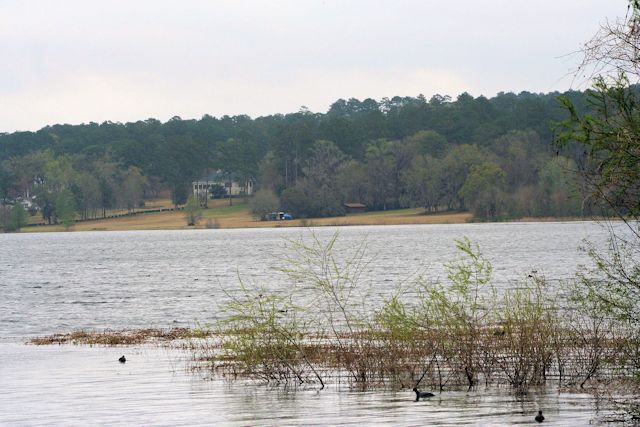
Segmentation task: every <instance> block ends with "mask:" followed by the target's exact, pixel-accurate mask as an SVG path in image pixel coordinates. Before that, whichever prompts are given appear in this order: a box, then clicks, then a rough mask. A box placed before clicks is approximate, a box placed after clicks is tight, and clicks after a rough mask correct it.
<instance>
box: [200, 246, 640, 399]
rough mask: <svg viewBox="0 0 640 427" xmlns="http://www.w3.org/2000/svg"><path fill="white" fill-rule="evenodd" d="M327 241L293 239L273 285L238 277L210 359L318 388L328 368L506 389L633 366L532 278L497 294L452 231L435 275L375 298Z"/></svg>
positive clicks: (387, 382) (603, 333) (603, 326)
mask: <svg viewBox="0 0 640 427" xmlns="http://www.w3.org/2000/svg"><path fill="white" fill-rule="evenodd" d="M336 242H337V234H336V235H334V236H333V237H331V238H330V239H329V240H328V241H327V242H322V241H321V240H320V239H318V238H317V237H316V236H315V235H312V238H311V241H310V243H305V242H302V241H297V242H293V243H292V246H291V247H293V248H295V251H293V252H292V253H293V254H292V255H291V256H289V257H288V258H287V260H286V261H287V262H286V265H287V266H286V267H285V268H283V269H281V272H282V273H283V274H284V277H285V278H286V279H287V280H286V281H283V283H282V284H281V285H279V286H275V285H272V286H271V287H268V288H267V287H265V286H260V287H257V286H247V285H245V284H244V283H242V281H240V291H239V292H238V293H237V294H236V295H235V296H233V297H231V298H230V302H229V303H228V304H227V306H226V310H227V318H226V319H225V320H224V321H223V322H222V323H221V325H220V329H219V331H218V334H219V335H218V336H219V337H220V342H219V344H216V345H219V347H215V348H212V349H211V351H210V353H209V354H210V355H211V357H210V360H211V362H212V363H213V366H215V367H216V369H217V370H221V371H222V372H223V374H231V377H233V378H236V377H238V376H242V377H249V378H256V379H260V380H264V381H267V382H274V383H277V384H301V383H317V384H319V385H320V386H321V387H324V385H325V382H326V380H327V379H328V378H337V379H338V380H339V381H342V380H346V381H348V383H349V384H350V385H351V386H352V387H354V388H360V389H362V388H367V387H381V386H382V387H391V388H394V389H403V388H409V389H411V388H413V387H418V386H419V385H420V384H423V385H426V386H429V387H434V388H436V389H438V390H440V391H443V390H445V389H447V388H454V387H461V386H466V387H467V388H469V389H471V388H473V387H477V386H479V385H480V384H482V383H484V385H485V386H490V385H494V384H499V385H502V384H504V385H510V386H512V387H513V388H514V390H515V391H518V392H523V391H526V389H527V388H528V387H531V386H540V385H543V384H545V383H546V382H547V381H549V380H550V379H553V380H555V381H557V383H559V384H563V385H568V386H571V385H575V386H581V387H584V386H585V385H586V384H587V383H588V382H589V381H590V380H593V379H599V380H601V379H614V378H624V377H625V376H628V375H629V373H630V372H632V373H635V372H637V370H635V369H637V365H635V364H634V363H633V362H632V360H635V359H634V358H635V357H637V354H636V353H634V352H633V348H634V347H633V345H636V347H635V348H636V349H637V340H633V339H632V337H631V336H630V335H628V334H626V333H625V331H624V330H622V329H620V328H615V327H614V325H613V324H611V323H607V321H606V319H601V318H598V316H597V312H594V311H589V310H587V313H588V314H590V316H591V317H589V316H586V315H585V313H583V312H581V311H580V310H578V309H577V308H576V307H574V306H571V305H570V304H568V302H567V301H566V300H563V299H559V298H560V297H556V296H554V295H555V294H554V293H553V292H552V291H550V290H549V289H548V288H549V286H548V284H547V282H546V281H545V279H544V278H543V277H538V276H535V277H529V278H527V279H525V280H523V281H521V282H520V283H518V284H517V285H516V286H515V287H514V288H512V289H508V290H505V291H504V292H503V293H502V294H501V296H500V298H498V295H497V292H496V289H495V287H494V285H493V282H492V271H493V269H492V266H491V263H490V262H489V261H488V260H487V259H486V258H485V257H484V256H483V255H482V253H481V251H480V249H479V247H478V246H477V245H474V244H473V243H472V242H471V241H470V240H469V239H462V240H459V241H456V247H457V249H458V251H459V253H460V257H459V258H458V259H456V260H454V261H452V262H450V263H448V264H447V265H446V268H447V280H446V281H443V282H430V281H428V280H426V279H424V278H422V279H419V280H418V281H417V282H416V283H412V284H411V286H406V287H403V288H402V289H398V290H397V291H396V292H395V293H394V294H393V295H391V296H390V297H388V298H387V299H385V300H384V301H383V303H382V304H381V306H379V307H372V306H371V305H370V304H369V303H368V302H367V301H368V298H367V297H368V295H369V292H370V290H369V284H368V283H367V282H365V281H364V280H363V279H362V273H363V271H365V270H366V268H367V267H368V263H369V262H370V261H368V260H367V259H366V258H365V256H364V253H365V248H366V244H365V243H364V242H363V243H362V244H361V245H359V246H358V247H356V248H351V250H350V251H349V252H348V256H338V255H342V254H338V253H336ZM616 366H622V367H623V368H616Z"/></svg>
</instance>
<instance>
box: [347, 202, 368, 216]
mask: <svg viewBox="0 0 640 427" xmlns="http://www.w3.org/2000/svg"><path fill="white" fill-rule="evenodd" d="M342 206H344V210H345V212H346V213H347V214H352V213H360V212H364V211H365V209H367V205H365V204H362V203H345V204H344V205H342Z"/></svg>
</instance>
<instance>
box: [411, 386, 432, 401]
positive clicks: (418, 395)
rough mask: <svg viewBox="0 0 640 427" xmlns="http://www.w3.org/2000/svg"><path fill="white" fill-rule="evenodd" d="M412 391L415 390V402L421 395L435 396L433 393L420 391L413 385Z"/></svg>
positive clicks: (423, 396)
mask: <svg viewBox="0 0 640 427" xmlns="http://www.w3.org/2000/svg"><path fill="white" fill-rule="evenodd" d="M413 391H415V392H416V402H417V401H418V400H420V398H421V397H422V398H425V397H433V396H435V394H433V393H429V392H428V391H420V390H418V389H417V388H415V387H414V388H413Z"/></svg>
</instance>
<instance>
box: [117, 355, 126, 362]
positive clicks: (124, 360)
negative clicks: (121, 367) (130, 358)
mask: <svg viewBox="0 0 640 427" xmlns="http://www.w3.org/2000/svg"><path fill="white" fill-rule="evenodd" d="M126 361H127V358H126V357H124V355H122V356H120V359H118V362H120V363H124V362H126Z"/></svg>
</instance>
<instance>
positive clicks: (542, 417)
mask: <svg viewBox="0 0 640 427" xmlns="http://www.w3.org/2000/svg"><path fill="white" fill-rule="evenodd" d="M535 420H536V421H537V422H539V423H541V422H543V421H544V415H542V411H538V415H536V418H535Z"/></svg>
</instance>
